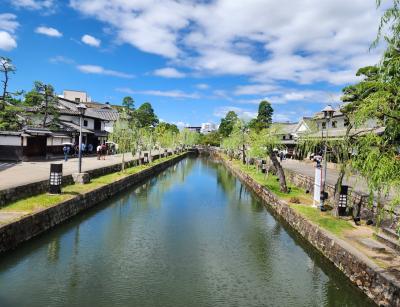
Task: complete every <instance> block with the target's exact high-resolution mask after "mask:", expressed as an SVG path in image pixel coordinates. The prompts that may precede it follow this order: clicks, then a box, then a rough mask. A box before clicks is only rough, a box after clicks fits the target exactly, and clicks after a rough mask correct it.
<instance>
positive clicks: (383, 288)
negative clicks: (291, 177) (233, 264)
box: [221, 159, 400, 306]
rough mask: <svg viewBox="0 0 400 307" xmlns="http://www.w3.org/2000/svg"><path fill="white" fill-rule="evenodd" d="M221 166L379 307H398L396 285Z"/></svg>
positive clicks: (356, 253) (247, 179)
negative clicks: (249, 189)
mask: <svg viewBox="0 0 400 307" xmlns="http://www.w3.org/2000/svg"><path fill="white" fill-rule="evenodd" d="M221 160H222V162H223V163H224V165H225V166H226V167H227V168H228V169H229V170H230V171H232V173H234V174H235V175H236V176H237V177H238V178H239V179H240V180H241V181H242V182H244V183H245V184H246V185H247V186H248V187H250V188H251V189H252V190H253V191H254V192H255V193H256V194H257V195H258V196H260V197H261V198H262V199H263V200H264V204H266V205H267V206H268V207H269V208H271V209H272V211H273V212H274V213H275V214H276V215H277V216H279V217H281V218H282V219H283V220H284V221H285V222H286V223H287V224H288V225H289V226H290V227H291V228H293V229H294V230H296V231H297V232H298V233H299V234H300V235H301V236H302V237H303V238H304V239H305V240H306V241H308V242H309V243H310V244H311V245H312V246H314V247H315V248H316V249H317V250H318V251H319V252H321V253H322V254H323V255H324V256H325V257H326V258H328V259H329V260H330V261H331V262H333V264H334V265H335V266H336V267H337V268H339V269H340V270H341V271H342V272H343V273H344V274H345V275H346V276H347V277H348V278H349V279H350V280H351V282H352V283H354V284H355V285H356V286H357V287H359V288H360V289H361V290H362V291H363V292H364V293H365V294H366V295H367V296H368V297H370V298H371V299H372V300H373V301H375V302H376V303H377V304H378V305H380V306H400V283H399V281H398V280H396V279H395V278H394V277H393V275H390V274H389V273H388V272H387V271H386V270H384V269H382V268H380V267H378V266H377V265H376V264H375V263H374V262H372V261H371V260H370V259H368V258H367V257H366V256H365V255H363V254H362V253H360V252H359V251H358V250H356V249H354V248H353V247H352V246H351V245H350V244H348V243H347V242H345V241H343V240H340V239H338V238H336V237H334V236H332V235H331V234H330V233H328V232H326V231H325V230H323V229H321V228H320V227H318V226H317V225H315V224H313V223H311V222H310V221H308V220H307V219H305V218H304V217H302V216H301V215H300V214H298V213H297V212H296V211H295V210H294V209H292V208H291V207H290V206H289V205H288V203H287V202H285V201H283V200H281V199H279V198H277V197H276V196H275V195H274V194H273V193H271V192H270V191H268V190H267V189H266V188H264V187H263V186H261V185H260V184H258V183H257V182H256V181H254V179H252V178H251V177H250V176H248V175H247V174H245V173H243V172H241V171H240V170H238V169H237V168H235V167H234V166H233V165H232V164H231V163H230V162H228V161H226V160H224V159H221Z"/></svg>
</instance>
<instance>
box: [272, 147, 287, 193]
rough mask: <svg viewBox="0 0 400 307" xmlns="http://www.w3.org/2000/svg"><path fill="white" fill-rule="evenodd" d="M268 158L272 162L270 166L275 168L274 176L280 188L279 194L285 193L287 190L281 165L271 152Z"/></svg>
mask: <svg viewBox="0 0 400 307" xmlns="http://www.w3.org/2000/svg"><path fill="white" fill-rule="evenodd" d="M269 158H270V159H271V161H272V164H273V165H274V167H275V170H276V175H277V176H278V178H279V184H280V186H281V192H284V193H287V192H288V188H287V185H286V177H285V172H284V171H283V168H282V165H281V164H280V163H279V161H278V159H277V158H276V154H275V153H274V152H273V151H270V152H269Z"/></svg>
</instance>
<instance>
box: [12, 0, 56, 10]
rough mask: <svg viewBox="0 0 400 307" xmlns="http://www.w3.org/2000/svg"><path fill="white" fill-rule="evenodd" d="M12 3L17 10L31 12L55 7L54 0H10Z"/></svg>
mask: <svg viewBox="0 0 400 307" xmlns="http://www.w3.org/2000/svg"><path fill="white" fill-rule="evenodd" d="M10 2H11V4H12V5H13V6H15V7H17V8H25V9H29V10H41V9H51V8H53V6H54V0H41V1H40V0H10Z"/></svg>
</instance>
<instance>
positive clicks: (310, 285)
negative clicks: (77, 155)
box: [0, 158, 371, 307]
mask: <svg viewBox="0 0 400 307" xmlns="http://www.w3.org/2000/svg"><path fill="white" fill-rule="evenodd" d="M369 305H371V302H370V301H368V300H367V299H366V297H365V296H364V295H363V294H362V293H360V292H359V291H358V290H357V289H355V288H354V287H353V286H352V285H351V284H350V283H349V282H348V281H347V279H345V278H344V276H343V275H342V274H341V273H340V272H338V271H337V270H336V269H335V268H333V266H332V265H331V264H330V263H328V262H327V261H326V260H324V259H323V258H321V257H320V256H319V254H317V253H315V251H314V250H313V249H311V248H310V247H309V246H308V245H307V244H304V242H303V241H302V240H301V239H300V238H298V237H297V235H296V234H294V233H293V232H292V231H290V230H289V229H288V228H287V226H285V224H282V223H280V222H279V221H277V220H276V219H275V218H274V217H273V216H272V215H271V214H269V213H268V211H267V210H265V209H264V207H263V205H262V203H261V202H260V201H259V200H258V199H257V198H256V197H254V196H253V195H252V194H251V193H250V192H249V191H248V190H247V188H246V187H245V186H244V185H242V184H241V183H240V182H239V181H238V180H236V178H235V177H233V176H232V175H231V174H230V173H229V172H227V171H226V169H225V168H224V167H223V166H221V165H220V164H218V163H214V162H212V161H210V160H204V159H192V158H190V159H186V160H184V161H181V162H180V163H178V164H177V165H175V166H174V167H171V168H169V169H168V170H166V171H164V172H163V173H161V174H160V175H158V176H156V177H155V178H153V179H151V180H148V181H146V182H145V183H143V184H140V185H138V186H136V187H133V188H132V189H131V190H130V191H127V192H126V193H122V194H120V195H118V196H117V197H113V198H110V199H109V200H108V201H107V202H104V203H103V204H100V205H99V206H98V207H97V208H95V209H94V210H89V211H87V212H85V213H83V214H82V215H80V216H78V217H76V218H75V219H73V220H71V221H70V222H68V223H64V224H63V225H60V226H59V227H57V228H56V229H54V230H53V231H51V232H48V233H46V234H44V235H42V236H40V237H38V238H37V239H35V240H32V241H31V242H28V243H27V244H25V245H23V246H22V247H21V248H19V249H17V250H16V251H14V252H11V253H9V254H6V255H4V256H3V257H2V258H1V259H0V306H2V307H3V306H163V307H164V306H174V307H175V306H369Z"/></svg>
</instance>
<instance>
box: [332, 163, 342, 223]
mask: <svg viewBox="0 0 400 307" xmlns="http://www.w3.org/2000/svg"><path fill="white" fill-rule="evenodd" d="M344 175H345V170H344V167H343V165H342V166H341V167H340V172H339V177H338V179H337V181H336V184H335V195H334V198H333V201H334V203H333V215H334V216H339V199H340V192H341V188H342V184H343V179H344Z"/></svg>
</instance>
